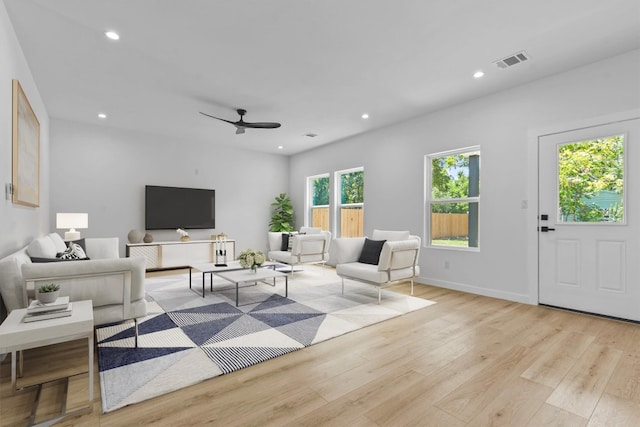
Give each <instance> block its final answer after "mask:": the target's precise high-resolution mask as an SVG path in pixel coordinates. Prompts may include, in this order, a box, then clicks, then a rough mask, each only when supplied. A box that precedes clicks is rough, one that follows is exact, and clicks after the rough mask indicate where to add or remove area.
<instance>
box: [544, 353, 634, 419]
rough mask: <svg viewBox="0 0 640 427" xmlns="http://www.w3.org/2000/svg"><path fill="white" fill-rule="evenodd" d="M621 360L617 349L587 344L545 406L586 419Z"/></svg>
mask: <svg viewBox="0 0 640 427" xmlns="http://www.w3.org/2000/svg"><path fill="white" fill-rule="evenodd" d="M621 357H622V352H621V351H620V350H616V349H612V348H610V347H605V346H602V345H599V344H592V345H590V346H589V348H588V349H587V350H586V351H585V353H584V354H583V355H582V357H580V359H579V360H578V362H577V363H576V364H575V366H574V367H573V369H571V371H570V372H569V373H568V374H567V376H566V378H565V379H564V380H563V381H562V382H561V383H560V384H559V385H558V387H557V388H556V389H555V390H554V391H553V393H552V394H551V396H549V399H547V403H548V404H550V405H554V406H557V407H558V408H562V409H564V410H566V411H569V412H571V413H574V414H576V415H579V416H581V417H584V418H589V417H590V416H591V413H592V412H593V410H594V408H595V406H596V404H597V403H598V399H600V396H601V395H602V393H603V391H604V389H605V387H606V385H607V381H609V378H610V377H611V375H612V374H613V371H614V369H615V367H616V365H617V363H618V361H619V360H620V358H621Z"/></svg>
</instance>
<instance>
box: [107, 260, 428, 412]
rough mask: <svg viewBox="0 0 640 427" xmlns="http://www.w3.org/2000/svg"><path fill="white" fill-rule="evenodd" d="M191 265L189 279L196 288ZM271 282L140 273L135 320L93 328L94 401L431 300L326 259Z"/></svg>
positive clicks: (129, 396)
mask: <svg viewBox="0 0 640 427" xmlns="http://www.w3.org/2000/svg"><path fill="white" fill-rule="evenodd" d="M196 276H197V275H195V274H194V276H193V281H194V289H195V290H198V287H199V289H200V290H201V289H202V284H201V283H202V282H199V281H198V280H201V275H199V276H200V277H196ZM289 279H290V281H289V298H284V297H282V296H281V295H283V294H284V283H282V284H280V283H278V284H277V286H276V287H275V288H274V287H272V286H269V285H267V284H262V283H260V284H258V285H256V286H249V287H246V288H241V289H240V304H241V306H240V307H235V288H233V289H226V290H225V288H229V283H227V282H224V281H223V280H222V279H219V278H215V280H214V291H215V292H210V291H209V285H208V277H207V286H206V288H207V289H206V295H205V298H202V296H201V294H200V295H198V294H196V292H194V291H191V290H189V285H188V283H189V279H188V275H186V274H182V275H175V276H168V277H160V278H151V279H146V281H145V286H146V290H147V301H148V309H149V313H148V315H147V317H145V318H144V319H143V320H142V321H141V322H140V324H139V342H138V348H137V349H136V348H133V346H134V338H133V336H134V331H133V324H121V325H114V326H107V327H103V328H99V329H97V330H96V336H97V341H98V364H99V370H100V387H101V395H102V410H103V412H110V411H113V410H115V409H118V408H121V407H124V406H127V405H131V404H133V403H137V402H141V401H143V400H146V399H150V398H152V397H156V396H160V395H162V394H165V393H168V392H171V391H174V390H178V389H180V388H183V387H187V386H190V385H193V384H196V383H199V382H201V381H204V380H206V379H209V378H212V377H216V376H219V375H222V374H227V373H230V372H233V371H237V370H239V369H242V368H245V367H248V366H251V365H254V364H257V363H260V362H263V361H265V360H269V359H272V358H274V357H278V356H282V355H284V354H286V353H289V352H292V351H295V350H298V349H301V348H304V347H307V346H310V345H312V344H316V343H319V342H321V341H325V340H327V339H329V338H333V337H336V336H339V335H342V334H345V333H347V332H351V331H354V330H357V329H360V328H363V327H365V326H368V325H372V324H374V323H378V322H381V321H383V320H387V319H390V318H393V317H397V316H400V315H402V314H405V313H408V312H410V311H413V310H417V309H420V308H423V307H427V306H429V305H431V304H434V302H432V301H428V300H424V299H420V298H414V297H410V296H406V295H402V294H398V293H395V292H391V291H384V290H383V295H382V303H381V304H378V298H377V290H376V289H375V288H374V287H373V286H367V285H363V284H360V283H358V282H354V281H347V282H346V285H345V294H344V295H342V294H341V282H340V279H339V278H338V277H337V276H336V275H335V273H334V271H333V269H327V268H324V269H320V268H312V267H311V268H305V271H304V272H301V273H297V274H296V273H294V278H293V279H291V277H290V278H289Z"/></svg>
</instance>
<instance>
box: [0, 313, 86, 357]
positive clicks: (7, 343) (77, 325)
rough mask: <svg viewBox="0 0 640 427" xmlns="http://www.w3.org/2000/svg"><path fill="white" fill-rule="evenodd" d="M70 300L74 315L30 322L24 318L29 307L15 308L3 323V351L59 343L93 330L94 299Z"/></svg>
mask: <svg viewBox="0 0 640 427" xmlns="http://www.w3.org/2000/svg"><path fill="white" fill-rule="evenodd" d="M71 304H72V314H71V316H67V317H58V318H56V319H46V320H39V321H37V322H28V323H24V322H23V321H22V318H23V317H24V315H25V314H26V312H27V309H26V308H21V309H18V310H13V311H12V312H11V313H10V314H9V316H8V317H7V318H6V319H5V321H4V322H2V325H0V353H10V352H13V351H19V350H26V349H28V348H34V347H41V346H45V345H50V344H57V343H60V342H65V341H70V340H72V339H75V337H77V338H78V339H79V338H84V337H87V335H91V334H93V304H92V303H91V301H73V302H72V303H71Z"/></svg>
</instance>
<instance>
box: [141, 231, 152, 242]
mask: <svg viewBox="0 0 640 427" xmlns="http://www.w3.org/2000/svg"><path fill="white" fill-rule="evenodd" d="M142 241H143V242H145V243H151V242H153V235H152V234H151V233H145V234H144V237H143V238H142Z"/></svg>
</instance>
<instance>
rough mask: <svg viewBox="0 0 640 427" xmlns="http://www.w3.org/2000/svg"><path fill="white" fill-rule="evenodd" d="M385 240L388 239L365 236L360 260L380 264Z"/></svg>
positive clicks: (365, 262) (364, 262)
mask: <svg viewBox="0 0 640 427" xmlns="http://www.w3.org/2000/svg"><path fill="white" fill-rule="evenodd" d="M384 242H386V240H369V239H367V238H366V237H365V238H364V246H362V252H361V253H360V259H358V262H361V263H363V264H373V265H378V262H379V261H380V252H382V246H383V245H384Z"/></svg>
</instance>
